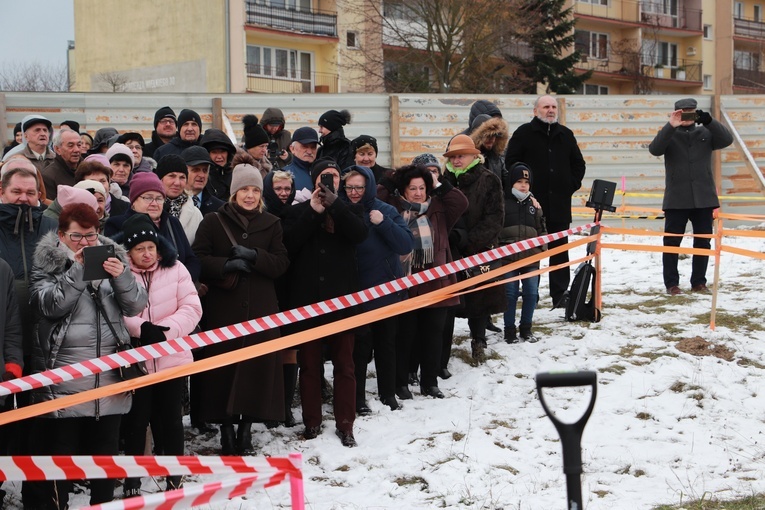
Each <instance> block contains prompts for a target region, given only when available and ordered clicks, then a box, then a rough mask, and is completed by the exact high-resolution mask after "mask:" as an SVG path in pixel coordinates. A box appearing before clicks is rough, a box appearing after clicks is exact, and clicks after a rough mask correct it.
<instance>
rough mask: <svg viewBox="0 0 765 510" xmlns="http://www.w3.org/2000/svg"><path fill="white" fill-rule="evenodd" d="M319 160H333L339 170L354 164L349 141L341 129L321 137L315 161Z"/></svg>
mask: <svg viewBox="0 0 765 510" xmlns="http://www.w3.org/2000/svg"><path fill="white" fill-rule="evenodd" d="M319 158H332V159H334V160H335V162H337V164H338V166H339V167H340V170H345V169H346V168H348V167H349V166H351V165H353V164H355V163H356V160H355V158H354V157H353V151H352V150H351V141H350V140H348V139H347V138H346V137H345V131H343V128H339V129H336V130H334V131H332V132H331V133H329V134H328V135H326V136H323V137H321V146H320V147H319V151H318V152H317V154H316V159H319Z"/></svg>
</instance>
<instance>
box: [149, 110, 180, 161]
mask: <svg viewBox="0 0 765 510" xmlns="http://www.w3.org/2000/svg"><path fill="white" fill-rule="evenodd" d="M177 132H178V119H177V117H176V116H175V112H174V111H173V109H172V108H170V107H169V106H163V107H162V108H160V109H159V110H157V111H156V112H155V113H154V131H152V132H151V142H149V143H147V144H146V146H144V148H143V155H144V157H147V158H154V151H156V150H157V149H158V148H160V147H162V146H163V145H165V144H166V143H167V142H169V141H170V140H172V139H173V137H174V136H175V134H176V133H177Z"/></svg>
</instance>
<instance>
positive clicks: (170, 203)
mask: <svg viewBox="0 0 765 510" xmlns="http://www.w3.org/2000/svg"><path fill="white" fill-rule="evenodd" d="M188 200H189V196H188V195H187V194H186V193H181V194H180V195H178V196H177V197H175V198H168V199H167V212H168V213H170V216H174V217H176V218H177V217H179V216H180V215H181V208H182V207H183V204H185V203H186V202H187V201H188Z"/></svg>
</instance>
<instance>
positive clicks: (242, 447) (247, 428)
mask: <svg viewBox="0 0 765 510" xmlns="http://www.w3.org/2000/svg"><path fill="white" fill-rule="evenodd" d="M251 428H252V422H251V421H240V422H239V426H238V427H237V429H236V453H237V454H238V455H249V454H252V452H253V448H252V430H251Z"/></svg>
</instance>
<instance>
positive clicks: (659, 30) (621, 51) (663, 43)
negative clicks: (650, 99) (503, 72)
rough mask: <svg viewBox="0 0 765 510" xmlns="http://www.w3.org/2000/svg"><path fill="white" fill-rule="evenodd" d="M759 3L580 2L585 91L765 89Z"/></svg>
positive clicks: (764, 32)
mask: <svg viewBox="0 0 765 510" xmlns="http://www.w3.org/2000/svg"><path fill="white" fill-rule="evenodd" d="M758 1H759V0H746V1H742V2H738V1H731V0H717V1H715V0H574V1H573V2H572V3H571V6H572V7H573V12H574V16H575V17H576V19H577V25H576V48H577V49H578V50H579V51H580V53H581V54H582V61H581V62H580V63H579V64H578V65H577V68H579V69H581V70H582V71H583V72H584V71H587V70H591V71H592V72H593V73H592V77H591V78H590V80H588V82H587V83H586V84H585V85H584V87H583V90H582V91H581V92H582V93H584V94H635V93H639V94H643V93H654V94H730V93H763V92H765V73H763V67H762V65H763V63H762V54H763V43H764V42H765V12H763V5H762V3H757V2H758Z"/></svg>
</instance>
